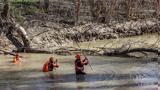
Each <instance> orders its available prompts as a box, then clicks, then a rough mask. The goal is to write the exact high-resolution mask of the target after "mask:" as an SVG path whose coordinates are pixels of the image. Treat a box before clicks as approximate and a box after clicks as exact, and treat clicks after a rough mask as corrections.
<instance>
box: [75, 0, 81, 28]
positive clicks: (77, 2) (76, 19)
mask: <svg viewBox="0 0 160 90" xmlns="http://www.w3.org/2000/svg"><path fill="white" fill-rule="evenodd" d="M80 5H81V0H75V25H77V24H78V21H79V11H80Z"/></svg>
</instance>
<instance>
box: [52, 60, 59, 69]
mask: <svg viewBox="0 0 160 90" xmlns="http://www.w3.org/2000/svg"><path fill="white" fill-rule="evenodd" d="M57 62H58V60H56V61H55V62H54V63H53V67H56V68H58V67H59V65H58V63H57Z"/></svg>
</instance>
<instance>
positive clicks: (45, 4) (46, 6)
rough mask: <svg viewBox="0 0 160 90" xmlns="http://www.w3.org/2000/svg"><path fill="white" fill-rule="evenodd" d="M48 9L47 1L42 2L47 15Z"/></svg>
mask: <svg viewBox="0 0 160 90" xmlns="http://www.w3.org/2000/svg"><path fill="white" fill-rule="evenodd" d="M48 9H49V0H44V10H45V12H46V13H48Z"/></svg>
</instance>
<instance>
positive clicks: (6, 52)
mask: <svg viewBox="0 0 160 90" xmlns="http://www.w3.org/2000/svg"><path fill="white" fill-rule="evenodd" d="M0 51H1V52H3V54H9V55H12V56H16V53H13V52H8V51H5V50H2V49H0ZM20 57H21V58H22V57H23V56H20Z"/></svg>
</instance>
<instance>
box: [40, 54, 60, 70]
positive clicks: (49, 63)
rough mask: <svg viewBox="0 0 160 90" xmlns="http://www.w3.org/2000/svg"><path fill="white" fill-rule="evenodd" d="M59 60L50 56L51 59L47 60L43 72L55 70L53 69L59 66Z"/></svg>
mask: <svg viewBox="0 0 160 90" xmlns="http://www.w3.org/2000/svg"><path fill="white" fill-rule="evenodd" d="M57 62H58V61H57V60H54V58H53V57H50V59H49V61H47V62H46V63H45V64H44V65H43V72H49V71H53V69H56V68H58V67H59V65H58V63H57Z"/></svg>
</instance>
